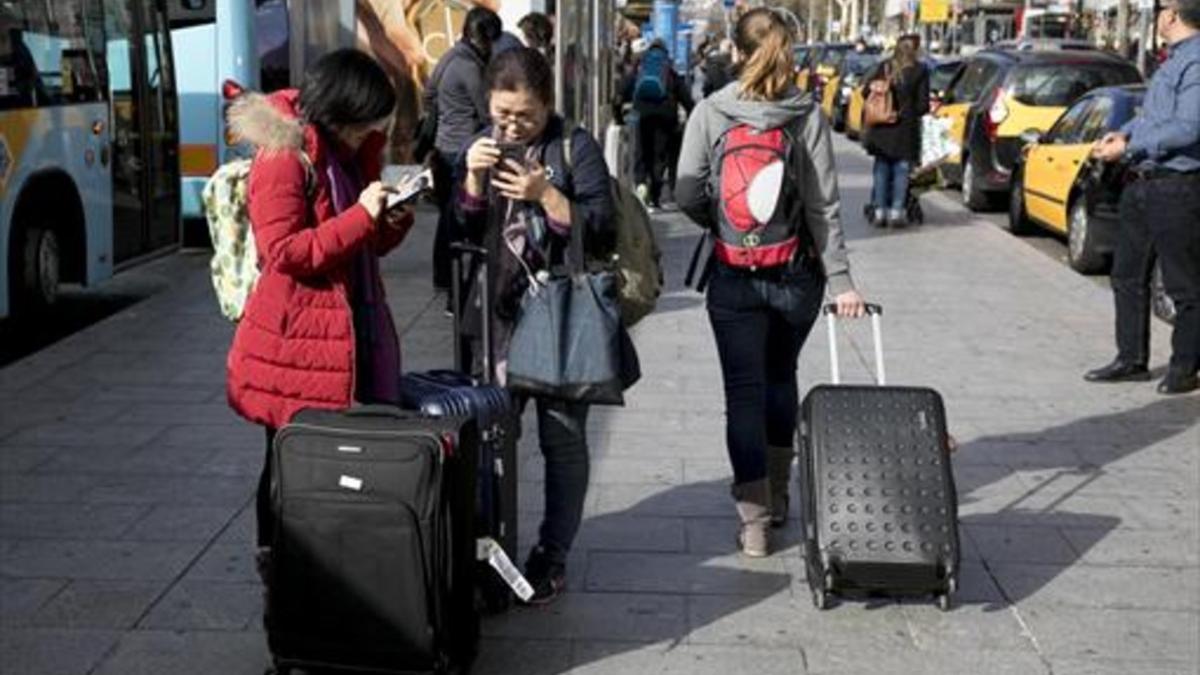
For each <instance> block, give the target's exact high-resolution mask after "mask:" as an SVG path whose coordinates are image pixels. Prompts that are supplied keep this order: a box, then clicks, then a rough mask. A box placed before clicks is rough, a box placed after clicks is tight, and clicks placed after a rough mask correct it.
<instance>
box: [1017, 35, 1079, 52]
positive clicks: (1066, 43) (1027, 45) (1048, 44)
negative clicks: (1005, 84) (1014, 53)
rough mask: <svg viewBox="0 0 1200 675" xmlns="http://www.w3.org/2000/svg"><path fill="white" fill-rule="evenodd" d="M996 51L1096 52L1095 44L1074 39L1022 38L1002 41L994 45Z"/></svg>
mask: <svg viewBox="0 0 1200 675" xmlns="http://www.w3.org/2000/svg"><path fill="white" fill-rule="evenodd" d="M993 46H994V47H995V48H996V49H1016V50H1018V51H1025V52H1032V51H1048V50H1051V49H1063V50H1075V51H1094V50H1096V49H1097V47H1096V45H1095V44H1094V43H1091V42H1088V41H1087V40H1076V39H1072V38H1021V39H1019V40H1001V41H1000V42H997V43H996V44H995V45H993Z"/></svg>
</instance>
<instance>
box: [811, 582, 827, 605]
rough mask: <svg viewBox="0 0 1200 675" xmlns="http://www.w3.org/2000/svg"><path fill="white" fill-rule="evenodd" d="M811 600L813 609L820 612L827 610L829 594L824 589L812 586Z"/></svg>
mask: <svg viewBox="0 0 1200 675" xmlns="http://www.w3.org/2000/svg"><path fill="white" fill-rule="evenodd" d="M812 600H813V607H816V608H817V609H820V610H825V609H829V594H827V593H826V592H825V589H824V588H817V587H816V586H814V587H813V589H812Z"/></svg>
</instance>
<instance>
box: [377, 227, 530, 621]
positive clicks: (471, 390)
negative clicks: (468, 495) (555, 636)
mask: <svg viewBox="0 0 1200 675" xmlns="http://www.w3.org/2000/svg"><path fill="white" fill-rule="evenodd" d="M453 249H454V254H455V256H454V258H453V268H454V269H453V277H452V278H453V289H452V295H451V297H452V305H453V307H454V309H455V316H454V344H455V346H456V350H455V352H454V367H455V370H431V371H426V372H419V373H406V374H405V375H404V376H402V377H401V378H400V395H401V398H402V401H403V404H404V406H405V407H408V408H412V409H413V410H420V411H421V412H423V413H424V414H426V415H429V416H432V417H441V416H444V415H453V416H459V417H470V418H473V419H474V420H475V421H476V423H477V424H478V427H479V430H480V443H479V453H478V469H477V480H476V485H477V494H476V503H475V534H476V537H478V538H490V539H492V540H494V541H495V542H496V543H497V544H499V546H500V548H501V550H503V551H504V553H505V555H506V556H507V557H508V558H509V559H510V560H515V559H516V555H517V440H518V438H519V437H520V434H521V428H520V425H521V420H520V418H519V417H518V415H517V410H516V406H515V405H514V403H513V399H512V397H511V396H510V395H509V393H508V390H507V389H505V388H504V387H501V386H498V385H495V384H493V383H492V378H491V370H492V369H491V359H492V354H491V351H492V339H491V330H490V322H483V323H482V327H483V336H482V347H483V349H484V350H485V352H484V353H483V354H482V357H483V373H482V375H481V377H480V378H478V379H476V378H473V377H471V376H470V375H468V374H466V371H467V366H466V364H465V363H464V358H463V357H464V354H463V351H464V350H463V349H462V345H461V343H462V331H461V326H462V315H463V312H464V311H465V308H464V307H463V304H462V303H463V292H462V285H463V281H464V279H463V274H464V272H467V273H470V274H472V275H473V276H475V277H476V283H479V284H481V286H482V288H481V293H480V296H479V297H480V305H481V306H480V313H481V315H482V316H489V315H490V314H491V306H490V302H489V300H490V297H491V294H490V293H489V291H488V287H487V283H488V270H487V265H488V260H487V251H486V249H483V248H481V247H478V246H474V245H471V244H466V243H457V244H454V246H453ZM466 258H469V259H470V261H471V263H472V264H469V265H466V266H465V267H464V265H463V264H462V261H463V260H464V259H466ZM482 552H483V551H482V550H481V553H482ZM479 566H480V568H481V569H480V570H479V572H478V574H477V582H478V584H479V590H480V600H481V604H482V606H483V609H484V610H486V611H488V612H491V613H495V612H500V611H503V610H505V609H507V608H508V606H509V605H510V604H511V601H512V591H511V589H510V587H509V585H508V583H507V582H506V581H505V579H504V578H503V577H502V576H500V575H499V574H496V573H494V572H493V571H491V570H489V569H486V568H487V567H489V564H488V562H487V561H486V560H480V565H479Z"/></svg>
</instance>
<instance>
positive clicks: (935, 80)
mask: <svg viewBox="0 0 1200 675" xmlns="http://www.w3.org/2000/svg"><path fill="white" fill-rule="evenodd" d="M961 66H962V64H961V63H939V64H937V65H936V66H934V67H933V72H932V73H931V74H930V75H929V88H930V89H932V90H933V91H944V90H945V89H946V87H948V86H950V80H952V79H954V74H955V73H957V72H958V69H959V67H961Z"/></svg>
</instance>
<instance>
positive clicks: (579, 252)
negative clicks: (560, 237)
mask: <svg viewBox="0 0 1200 675" xmlns="http://www.w3.org/2000/svg"><path fill="white" fill-rule="evenodd" d="M574 135H575V129H574V128H571V129H568V130H566V131H565V132H564V133H563V137H562V158H563V168H564V169H566V170H567V177H568V178H569V177H570V176H571V174H572V172H573V171H574V170H575V169H574V166H572V164H571V145H572V143H571V137H572V136H574ZM564 196H565V195H564ZM567 203H568V204H569V205H570V208H571V237H570V240H569V242H568V245H567V260H566V263H567V269H568V270H570V272H571V274H572V275H576V274H582V273H583V271H584V268H585V267H586V260H587V259H586V258H585V257H584V249H583V229H584V224H583V223H582V222H580V217H579V209H576V208H575V203H574V202H573V201H572V200H571V199H569V198H568V199H567Z"/></svg>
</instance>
